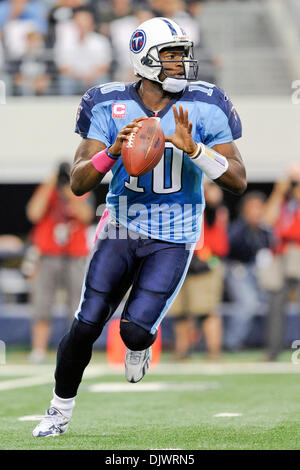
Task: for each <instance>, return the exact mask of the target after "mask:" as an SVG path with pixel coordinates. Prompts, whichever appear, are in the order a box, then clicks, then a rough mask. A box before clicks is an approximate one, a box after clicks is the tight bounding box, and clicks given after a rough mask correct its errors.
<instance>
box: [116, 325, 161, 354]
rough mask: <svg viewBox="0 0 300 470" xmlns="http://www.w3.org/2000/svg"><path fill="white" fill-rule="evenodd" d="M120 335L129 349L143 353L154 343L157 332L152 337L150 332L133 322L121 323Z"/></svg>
mask: <svg viewBox="0 0 300 470" xmlns="http://www.w3.org/2000/svg"><path fill="white" fill-rule="evenodd" d="M120 334H121V338H122V340H123V341H124V343H125V345H126V346H127V348H129V349H131V350H132V351H143V350H144V349H147V348H149V346H151V344H153V343H154V341H155V339H156V336H157V332H156V333H155V334H154V335H152V334H151V333H149V331H147V330H145V329H144V328H142V327H141V326H138V325H136V324H135V323H132V322H125V321H122V320H121V322H120Z"/></svg>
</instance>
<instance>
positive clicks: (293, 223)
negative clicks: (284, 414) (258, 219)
mask: <svg viewBox="0 0 300 470" xmlns="http://www.w3.org/2000/svg"><path fill="white" fill-rule="evenodd" d="M264 223H265V224H266V225H269V226H271V227H273V230H274V237H275V243H274V247H273V259H272V261H271V262H270V263H269V266H268V267H267V268H266V269H265V272H264V276H262V285H263V287H264V288H265V289H266V290H267V291H268V292H269V299H270V301H269V311H268V315H267V325H266V326H267V359H268V360H276V359H277V356H278V354H279V353H280V352H281V350H282V348H283V345H284V332H285V330H284V320H285V313H286V309H287V304H288V301H289V299H290V298H291V295H292V297H293V300H294V298H297V309H298V314H299V315H300V165H299V164H294V165H292V166H290V167H289V169H288V172H287V177H286V179H285V180H283V181H278V182H277V183H276V184H275V186H274V189H273V191H272V193H271V195H270V197H269V199H268V201H267V203H266V205H265V208H264Z"/></svg>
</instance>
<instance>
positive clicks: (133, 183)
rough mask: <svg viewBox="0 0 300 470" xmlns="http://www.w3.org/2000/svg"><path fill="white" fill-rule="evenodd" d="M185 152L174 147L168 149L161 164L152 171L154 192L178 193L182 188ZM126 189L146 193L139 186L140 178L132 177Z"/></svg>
mask: <svg viewBox="0 0 300 470" xmlns="http://www.w3.org/2000/svg"><path fill="white" fill-rule="evenodd" d="M182 167H183V151H182V150H180V149H178V148H176V147H174V146H172V147H166V148H165V152H164V155H163V157H162V158H161V160H160V161H159V163H158V164H157V165H156V167H155V168H154V169H153V170H152V192H153V193H155V194H170V193H177V192H178V191H180V190H181V188H182ZM125 187H126V188H127V189H130V190H131V191H135V192H137V193H144V192H145V188H144V187H143V186H140V185H139V176H130V177H129V181H125Z"/></svg>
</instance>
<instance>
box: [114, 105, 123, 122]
mask: <svg viewBox="0 0 300 470" xmlns="http://www.w3.org/2000/svg"><path fill="white" fill-rule="evenodd" d="M125 116H126V104H125V103H114V104H113V107H112V117H113V118H119V119H120V118H121V119H122V118H125Z"/></svg>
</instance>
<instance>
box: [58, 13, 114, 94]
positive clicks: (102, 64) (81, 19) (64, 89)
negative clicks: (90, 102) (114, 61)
mask: <svg viewBox="0 0 300 470" xmlns="http://www.w3.org/2000/svg"><path fill="white" fill-rule="evenodd" d="M54 53H55V61H56V64H57V66H58V69H59V71H60V74H61V76H60V91H61V93H62V94H63V95H72V94H83V93H84V92H85V91H86V90H87V89H88V88H90V87H92V86H94V85H97V84H100V83H104V82H106V81H107V79H108V72H109V67H110V63H111V47H110V43H109V41H108V39H107V38H106V37H105V36H103V35H101V34H98V33H96V32H95V23H94V18H93V15H92V13H91V12H90V11H89V10H87V9H84V8H78V9H77V10H76V11H75V13H74V16H73V19H72V20H71V21H69V22H66V23H64V25H63V27H62V26H60V28H59V29H57V39H56V43H55V51H54Z"/></svg>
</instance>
